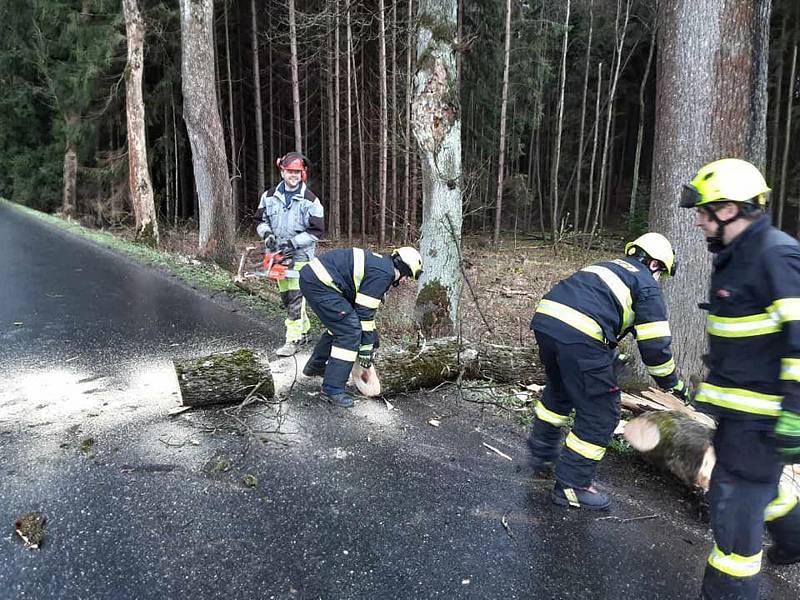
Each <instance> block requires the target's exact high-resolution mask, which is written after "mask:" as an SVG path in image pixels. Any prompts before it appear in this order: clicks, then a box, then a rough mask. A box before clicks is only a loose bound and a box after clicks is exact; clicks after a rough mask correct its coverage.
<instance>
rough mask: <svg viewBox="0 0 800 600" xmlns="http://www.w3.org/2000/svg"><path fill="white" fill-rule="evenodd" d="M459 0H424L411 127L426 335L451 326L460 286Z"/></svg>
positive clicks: (419, 301) (419, 307) (420, 308)
mask: <svg viewBox="0 0 800 600" xmlns="http://www.w3.org/2000/svg"><path fill="white" fill-rule="evenodd" d="M456 6H457V1H456V0H445V1H442V0H421V1H420V3H419V18H418V20H417V23H418V26H419V34H418V44H417V52H418V57H419V58H418V69H417V72H416V76H415V78H414V104H413V110H412V129H413V131H414V136H415V138H416V139H417V142H418V143H419V146H420V150H421V153H422V161H423V166H422V169H421V170H422V180H423V186H422V201H423V216H422V239H421V241H420V253H421V254H422V258H423V264H424V267H425V269H424V273H423V276H422V281H421V283H420V286H421V288H420V291H419V294H418V295H417V302H416V312H417V317H418V319H419V321H420V326H421V328H422V331H423V333H424V334H425V335H426V336H429V337H431V336H434V335H440V334H441V333H444V332H451V331H452V330H453V326H454V323H455V321H456V313H457V310H458V298H459V295H460V289H461V273H460V245H461V223H462V208H461V185H462V172H461V114H460V109H459V105H458V90H456V89H455V88H454V85H455V53H454V48H453V46H454V43H455V35H456Z"/></svg>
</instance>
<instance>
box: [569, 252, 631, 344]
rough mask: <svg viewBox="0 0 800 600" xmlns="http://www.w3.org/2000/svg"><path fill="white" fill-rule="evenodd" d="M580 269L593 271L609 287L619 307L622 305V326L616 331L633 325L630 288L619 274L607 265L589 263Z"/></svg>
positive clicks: (621, 330)
mask: <svg viewBox="0 0 800 600" xmlns="http://www.w3.org/2000/svg"><path fill="white" fill-rule="evenodd" d="M581 271H586V272H588V273H594V274H595V275H597V276H598V277H599V278H600V279H602V280H603V283H605V284H606V285H607V286H608V287H609V289H611V292H612V293H613V294H614V297H615V298H616V299H617V302H619V305H620V307H622V327H621V328H620V330H619V332H618V333H620V334H621V333H622V332H623V331H625V330H626V329H628V327H630V326H631V325H633V318H634V314H633V299H632V298H631V290H630V288H629V287H628V286H627V285H625V284H624V283H623V281H622V279H620V278H619V275H617V274H616V273H614V271H612V270H611V269H609V268H607V267H601V266H600V265H591V266H589V267H585V268H583V269H581Z"/></svg>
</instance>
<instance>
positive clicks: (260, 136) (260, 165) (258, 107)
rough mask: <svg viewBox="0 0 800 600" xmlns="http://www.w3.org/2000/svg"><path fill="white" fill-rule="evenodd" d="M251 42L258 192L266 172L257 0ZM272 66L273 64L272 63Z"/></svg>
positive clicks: (252, 8) (253, 6) (252, 7)
mask: <svg viewBox="0 0 800 600" xmlns="http://www.w3.org/2000/svg"><path fill="white" fill-rule="evenodd" d="M250 24H251V32H250V33H251V38H250V43H251V46H252V51H253V104H255V106H254V110H255V113H256V168H257V169H258V173H257V175H256V185H257V186H258V193H259V194H260V193H261V192H263V191H264V189H265V187H264V186H265V178H264V176H265V173H264V112H263V111H264V107H263V105H262V102H261V61H260V59H259V56H258V18H257V15H256V0H250ZM270 68H272V65H270Z"/></svg>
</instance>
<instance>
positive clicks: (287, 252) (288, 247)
mask: <svg viewBox="0 0 800 600" xmlns="http://www.w3.org/2000/svg"><path fill="white" fill-rule="evenodd" d="M296 250H297V248H295V247H294V244H293V243H292V240H289V241H287V242H284V243H283V244H281V247H280V248H278V251H279V252H280V253H281V254H283V255H284V256H294V253H295V251H296Z"/></svg>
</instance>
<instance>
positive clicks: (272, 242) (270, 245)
mask: <svg viewBox="0 0 800 600" xmlns="http://www.w3.org/2000/svg"><path fill="white" fill-rule="evenodd" d="M264 246H266V248H267V250H269V251H270V252H275V250H277V249H278V240H276V239H275V236H274V235H273V234H271V233H270V234H267V237H265V238H264Z"/></svg>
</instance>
